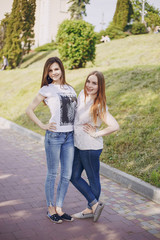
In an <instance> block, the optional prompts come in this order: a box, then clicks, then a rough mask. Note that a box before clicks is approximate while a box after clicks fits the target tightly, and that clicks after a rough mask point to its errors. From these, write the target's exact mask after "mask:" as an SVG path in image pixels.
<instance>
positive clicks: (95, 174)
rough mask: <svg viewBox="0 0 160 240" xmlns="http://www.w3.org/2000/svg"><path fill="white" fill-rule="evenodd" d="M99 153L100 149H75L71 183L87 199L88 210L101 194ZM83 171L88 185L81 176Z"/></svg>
mask: <svg viewBox="0 0 160 240" xmlns="http://www.w3.org/2000/svg"><path fill="white" fill-rule="evenodd" d="M101 152H102V149H99V150H80V149H78V148H76V147H75V154H74V161H73V168H72V177H71V182H72V184H73V185H74V186H75V187H76V188H77V189H78V190H79V191H80V192H81V193H82V194H83V196H84V197H85V198H86V199H87V201H88V207H89V208H91V207H92V206H93V205H94V204H95V203H97V202H98V200H99V196H100V192H101V184H100V175H99V169H100V162H99V157H100V155H101ZM83 170H85V172H86V175H87V178H88V181H89V183H88V182H87V181H85V180H84V179H83V178H82V176H81V175H82V172H83Z"/></svg>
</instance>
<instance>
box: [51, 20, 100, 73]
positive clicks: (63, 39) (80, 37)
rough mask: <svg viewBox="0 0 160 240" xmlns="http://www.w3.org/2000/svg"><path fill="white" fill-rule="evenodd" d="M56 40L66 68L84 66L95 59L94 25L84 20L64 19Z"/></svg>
mask: <svg viewBox="0 0 160 240" xmlns="http://www.w3.org/2000/svg"><path fill="white" fill-rule="evenodd" d="M56 41H57V43H58V50H59V53H60V56H61V59H62V60H63V61H64V62H65V63H66V65H67V66H68V68H70V69H73V68H81V67H85V65H86V63H87V62H88V61H92V62H93V61H94V59H95V44H96V35H95V32H94V27H93V26H92V25H91V24H90V23H87V22H85V21H84V20H65V21H63V22H62V23H61V25H60V26H59V29H58V33H57V37H56Z"/></svg>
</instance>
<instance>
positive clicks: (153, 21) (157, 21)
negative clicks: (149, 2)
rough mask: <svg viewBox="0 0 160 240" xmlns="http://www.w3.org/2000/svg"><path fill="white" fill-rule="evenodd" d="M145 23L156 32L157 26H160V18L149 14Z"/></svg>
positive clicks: (154, 14)
mask: <svg viewBox="0 0 160 240" xmlns="http://www.w3.org/2000/svg"><path fill="white" fill-rule="evenodd" d="M145 22H146V24H147V26H148V27H150V28H151V29H152V30H154V29H155V27H156V26H160V16H159V15H158V14H156V13H153V12H148V13H147V15H146V17H145Z"/></svg>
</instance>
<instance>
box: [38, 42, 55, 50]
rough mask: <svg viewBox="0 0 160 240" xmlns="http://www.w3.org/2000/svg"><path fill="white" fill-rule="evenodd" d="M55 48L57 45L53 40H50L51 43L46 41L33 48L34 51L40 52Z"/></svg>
mask: <svg viewBox="0 0 160 240" xmlns="http://www.w3.org/2000/svg"><path fill="white" fill-rule="evenodd" d="M56 48H57V45H56V43H55V42H51V43H46V44H44V45H42V46H40V47H37V48H35V49H34V50H35V51H36V52H42V51H52V50H55V49H56Z"/></svg>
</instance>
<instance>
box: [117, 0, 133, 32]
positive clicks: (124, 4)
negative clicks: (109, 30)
mask: <svg viewBox="0 0 160 240" xmlns="http://www.w3.org/2000/svg"><path fill="white" fill-rule="evenodd" d="M132 14H133V8H132V4H131V2H130V0H118V1H117V5H116V11H115V14H114V17H113V25H115V26H116V27H119V28H121V30H122V31H123V30H124V29H125V27H126V25H127V23H129V22H130V19H131V15H132Z"/></svg>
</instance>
